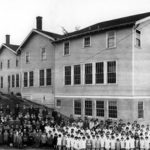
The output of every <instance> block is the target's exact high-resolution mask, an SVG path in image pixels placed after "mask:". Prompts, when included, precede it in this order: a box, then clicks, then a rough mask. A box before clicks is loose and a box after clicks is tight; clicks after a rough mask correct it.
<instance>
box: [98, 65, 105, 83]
mask: <svg viewBox="0 0 150 150" xmlns="http://www.w3.org/2000/svg"><path fill="white" fill-rule="evenodd" d="M96 83H104V63H103V62H99V63H96Z"/></svg>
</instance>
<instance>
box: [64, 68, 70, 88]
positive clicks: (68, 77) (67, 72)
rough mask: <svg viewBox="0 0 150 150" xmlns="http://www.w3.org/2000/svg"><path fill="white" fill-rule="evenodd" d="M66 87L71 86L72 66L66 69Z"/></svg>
mask: <svg viewBox="0 0 150 150" xmlns="http://www.w3.org/2000/svg"><path fill="white" fill-rule="evenodd" d="M65 85H71V66H66V67H65Z"/></svg>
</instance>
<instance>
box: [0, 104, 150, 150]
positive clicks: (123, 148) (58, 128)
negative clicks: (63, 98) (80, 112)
mask: <svg viewBox="0 0 150 150" xmlns="http://www.w3.org/2000/svg"><path fill="white" fill-rule="evenodd" d="M54 114H55V115H54ZM0 145H1V146H3V145H7V146H10V147H15V148H19V149H21V148H24V147H35V148H48V149H50V148H51V149H54V150H56V149H57V150H149V149H150V127H149V125H140V124H138V123H137V122H136V121H134V122H133V123H132V124H131V123H130V122H128V123H125V122H123V121H122V120H119V121H118V122H111V121H108V120H107V121H102V120H98V119H89V118H85V119H84V120H82V119H81V118H79V119H76V120H74V119H73V118H71V119H69V120H65V119H63V118H62V117H60V115H57V113H56V112H54V113H52V114H51V115H50V114H49V111H48V109H46V108H36V109H35V108H34V107H32V106H31V107H29V108H26V106H23V108H20V107H19V106H16V107H15V109H14V110H13V111H12V110H10V109H9V106H7V107H5V109H4V108H3V106H1V107H0Z"/></svg>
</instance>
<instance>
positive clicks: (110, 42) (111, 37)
mask: <svg viewBox="0 0 150 150" xmlns="http://www.w3.org/2000/svg"><path fill="white" fill-rule="evenodd" d="M107 47H108V48H113V47H115V32H114V31H110V32H108V33H107Z"/></svg>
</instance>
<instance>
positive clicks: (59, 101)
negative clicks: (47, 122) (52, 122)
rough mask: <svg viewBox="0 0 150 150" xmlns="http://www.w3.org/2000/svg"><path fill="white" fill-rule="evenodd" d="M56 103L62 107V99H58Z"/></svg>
mask: <svg viewBox="0 0 150 150" xmlns="http://www.w3.org/2000/svg"><path fill="white" fill-rule="evenodd" d="M56 105H57V107H60V106H61V100H60V99H57V101H56Z"/></svg>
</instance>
